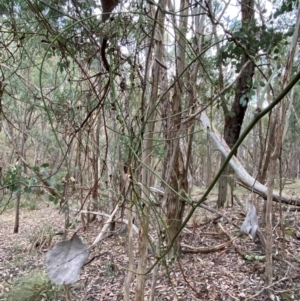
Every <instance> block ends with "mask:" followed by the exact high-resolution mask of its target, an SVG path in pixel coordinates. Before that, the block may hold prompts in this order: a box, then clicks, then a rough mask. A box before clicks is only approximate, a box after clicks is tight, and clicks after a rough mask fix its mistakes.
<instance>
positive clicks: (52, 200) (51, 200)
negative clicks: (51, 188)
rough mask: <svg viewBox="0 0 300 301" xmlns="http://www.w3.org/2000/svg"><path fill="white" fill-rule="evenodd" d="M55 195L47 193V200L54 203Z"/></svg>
mask: <svg viewBox="0 0 300 301" xmlns="http://www.w3.org/2000/svg"><path fill="white" fill-rule="evenodd" d="M55 199H56V198H55V196H53V195H52V194H48V200H49V201H50V202H54V204H55Z"/></svg>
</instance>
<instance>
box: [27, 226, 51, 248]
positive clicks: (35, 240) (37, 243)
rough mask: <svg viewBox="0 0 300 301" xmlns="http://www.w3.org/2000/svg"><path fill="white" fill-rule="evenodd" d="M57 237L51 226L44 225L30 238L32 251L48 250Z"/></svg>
mask: <svg viewBox="0 0 300 301" xmlns="http://www.w3.org/2000/svg"><path fill="white" fill-rule="evenodd" d="M54 236H55V233H54V228H53V226H52V225H50V224H47V223H45V224H42V225H41V226H40V227H39V228H38V229H37V230H36V231H33V232H32V233H31V234H30V236H29V241H30V243H31V250H32V249H40V250H41V249H42V248H45V247H46V248H48V247H49V246H50V245H51V242H52V239H53V237H54Z"/></svg>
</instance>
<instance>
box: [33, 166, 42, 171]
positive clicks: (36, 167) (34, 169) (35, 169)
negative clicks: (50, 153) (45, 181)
mask: <svg viewBox="0 0 300 301" xmlns="http://www.w3.org/2000/svg"><path fill="white" fill-rule="evenodd" d="M32 169H33V171H36V172H39V171H40V168H39V166H33V168H32Z"/></svg>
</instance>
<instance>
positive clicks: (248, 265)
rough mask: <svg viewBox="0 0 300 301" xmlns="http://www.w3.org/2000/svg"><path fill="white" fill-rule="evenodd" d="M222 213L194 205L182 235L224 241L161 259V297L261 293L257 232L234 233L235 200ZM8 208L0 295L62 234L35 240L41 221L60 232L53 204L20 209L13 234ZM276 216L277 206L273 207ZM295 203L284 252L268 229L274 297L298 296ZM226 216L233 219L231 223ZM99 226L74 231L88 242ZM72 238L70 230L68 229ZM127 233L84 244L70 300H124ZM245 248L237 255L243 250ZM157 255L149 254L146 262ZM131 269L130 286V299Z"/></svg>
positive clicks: (0, 253)
mask: <svg viewBox="0 0 300 301" xmlns="http://www.w3.org/2000/svg"><path fill="white" fill-rule="evenodd" d="M220 213H222V214H224V215H226V217H227V219H224V218H223V217H221V218H218V216H217V214H214V213H209V214H208V213H207V211H206V212H205V213H204V209H200V208H198V209H197V212H196V216H197V218H194V219H192V220H191V221H190V222H189V223H188V225H187V227H186V230H185V231H183V233H182V243H183V245H185V246H190V247H195V248H199V247H201V248H203V247H205V248H213V247H214V246H216V245H222V244H223V243H226V242H227V244H225V247H223V248H222V249H220V250H217V251H214V252H206V253H194V254H191V253H184V254H182V256H181V257H180V259H178V260H174V261H172V262H171V263H170V264H169V265H168V266H167V268H166V265H165V263H164V262H161V263H160V266H159V271H158V278H157V283H156V295H155V297H156V299H155V300H159V301H164V300H178V301H180V300H182V301H183V300H186V301H189V300H203V301H204V300H205V301H209V300H212V301H213V300H226V301H231V300H267V295H266V293H265V292H264V287H265V280H264V260H263V256H262V255H263V249H262V247H261V243H260V241H259V239H258V238H257V237H256V238H255V239H254V240H252V239H251V238H250V237H248V236H239V231H238V229H236V227H235V226H233V224H238V225H242V223H243V219H244V216H243V215H242V214H241V212H240V209H239V207H238V206H235V207H233V208H229V209H223V210H220ZM13 217H14V212H13V211H7V212H4V213H3V214H2V215H1V216H0V222H1V229H0V300H3V298H4V296H5V294H6V293H7V292H8V291H9V290H10V289H11V283H12V280H13V279H15V278H16V277H20V276H22V275H26V274H28V273H29V272H30V271H32V270H35V269H39V270H45V269H46V266H45V253H46V252H47V251H48V250H50V249H51V248H52V247H53V246H54V245H55V243H57V242H59V241H60V240H61V238H60V236H54V237H53V240H52V241H51V245H49V246H48V244H46V245H43V246H42V248H39V247H35V249H34V251H32V239H29V238H30V237H32V235H34V233H35V232H38V231H39V230H38V229H39V228H40V227H41V225H43V224H47V225H52V227H53V231H54V232H56V233H60V232H61V231H62V225H63V224H64V217H63V215H60V214H59V212H58V209H57V208H54V207H43V208H41V209H39V210H38V211H26V210H22V211H21V216H20V233H19V234H12V229H13V224H14V218H13ZM276 217H277V218H278V216H277V213H276ZM299 220H300V219H299V213H298V211H296V210H295V211H291V212H290V213H289V220H288V221H289V222H288V225H287V228H288V229H292V230H293V232H292V233H291V234H290V235H286V236H285V247H286V254H287V255H286V258H281V254H280V253H281V251H282V235H281V234H280V230H279V228H278V227H275V231H274V245H273V249H274V252H275V254H276V256H277V259H275V260H274V281H273V283H274V285H273V287H272V289H273V290H274V296H276V298H277V299H276V300H282V301H288V300H300V286H299V283H300V281H299V280H300V268H299V262H300V240H298V239H297V236H296V235H295V233H296V232H297V231H299V230H300V223H299V222H298V221H299ZM230 221H232V223H230ZM218 223H219V224H221V225H222V228H223V229H224V231H225V232H226V233H227V234H228V235H230V236H231V237H236V236H238V237H237V238H236V239H235V240H234V241H233V242H230V241H229V240H228V237H226V235H224V233H222V231H220V228H219V227H218ZM102 227H103V221H99V220H98V221H96V222H94V223H93V224H91V225H90V226H89V228H88V229H87V230H86V231H83V230H79V231H78V232H77V234H78V235H79V237H81V239H82V240H83V241H84V242H85V243H86V244H87V245H88V246H90V245H91V244H92V242H93V240H94V239H95V237H96V236H97V235H98V233H99V229H101V228H102ZM78 228H80V227H78ZM69 238H70V237H69ZM137 238H138V237H137V235H134V246H135V251H134V258H135V268H136V267H137V258H138V251H137V244H138V241H137ZM127 250H128V237H127V233H122V234H114V235H110V236H108V237H107V238H105V239H104V240H102V241H101V243H99V244H97V245H96V246H95V247H93V248H92V250H90V256H89V258H88V259H87V262H86V264H85V265H84V267H83V271H82V272H81V274H80V281H78V282H76V283H75V284H73V285H72V286H71V296H72V297H73V299H74V300H86V301H96V300H97V301H98V300H103V301H105V300H110V301H113V300H123V283H124V279H125V276H126V268H127V267H128V255H127ZM241 254H242V255H247V256H248V257H247V256H242V255H241ZM154 261H155V258H154V256H153V255H152V254H149V259H148V266H150V265H151V264H153V262H154ZM135 280H136V277H135V276H133V278H132V281H131V287H130V293H131V296H130V299H131V300H134V289H135ZM151 280H152V272H150V273H149V275H147V276H146V288H145V294H146V295H145V300H148V298H149V295H150V288H151Z"/></svg>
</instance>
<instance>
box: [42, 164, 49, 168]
mask: <svg viewBox="0 0 300 301" xmlns="http://www.w3.org/2000/svg"><path fill="white" fill-rule="evenodd" d="M41 166H42V167H44V168H47V167H49V163H43V164H42V165H41Z"/></svg>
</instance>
